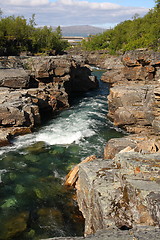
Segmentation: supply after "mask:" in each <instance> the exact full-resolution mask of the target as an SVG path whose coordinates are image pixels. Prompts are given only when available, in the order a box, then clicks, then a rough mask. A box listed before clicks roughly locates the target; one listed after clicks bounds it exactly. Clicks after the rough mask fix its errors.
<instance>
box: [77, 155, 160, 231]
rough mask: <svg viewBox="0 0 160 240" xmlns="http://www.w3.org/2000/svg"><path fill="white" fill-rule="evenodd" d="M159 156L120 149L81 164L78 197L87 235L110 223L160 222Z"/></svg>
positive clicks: (122, 226)
mask: <svg viewBox="0 0 160 240" xmlns="http://www.w3.org/2000/svg"><path fill="white" fill-rule="evenodd" d="M159 156H160V155H159V153H155V154H147V155H144V154H141V153H137V152H121V153H119V154H117V155H116V156H115V158H114V159H113V160H107V161H106V160H104V159H97V160H94V161H92V162H88V163H84V164H81V165H80V167H79V178H78V182H77V197H78V204H79V207H80V210H81V211H82V213H83V216H84V218H85V234H86V235H88V234H93V233H95V232H97V231H98V230H102V229H103V230H104V229H108V227H117V228H119V229H132V228H134V227H136V226H137V225H138V226H154V227H155V226H157V227H159V226H160V203H159V199H160V198H159V197H160V185H159V161H160V158H159Z"/></svg>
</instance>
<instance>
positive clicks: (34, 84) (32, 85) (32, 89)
mask: <svg viewBox="0 0 160 240" xmlns="http://www.w3.org/2000/svg"><path fill="white" fill-rule="evenodd" d="M97 86H98V82H97V80H96V78H95V77H94V76H92V75H91V70H90V69H89V68H88V67H87V66H86V65H84V64H83V62H81V61H79V62H76V61H75V60H74V59H73V58H72V57H68V56H57V57H24V58H18V57H8V58H7V57H1V58H0V146H3V145H6V144H8V143H9V141H10V139H11V138H12V137H14V136H16V135H20V134H26V133H28V132H31V131H32V130H33V129H34V127H36V126H38V125H40V124H41V123H42V121H43V118H47V117H49V115H51V114H53V113H54V112H55V111H57V110H60V109H64V108H66V107H68V106H69V101H68V99H69V96H70V95H71V94H72V93H74V92H86V91H88V90H91V89H94V88H96V87H97ZM4 129H5V134H4Z"/></svg>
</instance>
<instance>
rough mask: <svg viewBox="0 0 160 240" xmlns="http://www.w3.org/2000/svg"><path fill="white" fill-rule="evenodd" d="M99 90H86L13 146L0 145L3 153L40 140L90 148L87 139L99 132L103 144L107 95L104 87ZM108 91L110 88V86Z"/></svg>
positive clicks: (48, 143)
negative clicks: (101, 131) (45, 123)
mask: <svg viewBox="0 0 160 240" xmlns="http://www.w3.org/2000/svg"><path fill="white" fill-rule="evenodd" d="M101 84H103V83H101ZM96 91H97V92H96ZM96 91H95V92H94V91H93V92H91V93H87V94H86V96H85V97H84V98H83V99H79V101H78V103H77V104H75V105H73V107H71V108H70V109H69V110H64V111H62V112H61V113H60V114H59V115H58V116H56V118H54V119H52V121H50V122H49V123H47V126H43V127H42V128H41V129H40V130H39V131H38V132H35V133H32V134H28V135H26V136H20V137H18V138H17V139H16V140H15V141H14V142H13V145H12V146H9V147H5V148H1V150H0V155H1V154H3V153H4V152H8V151H14V150H17V149H20V148H24V147H27V146H29V145H31V144H33V143H35V142H39V141H44V142H45V143H46V144H47V145H70V144H72V143H76V144H80V145H81V146H82V145H84V146H83V147H84V148H86V146H87V145H88V146H87V148H88V147H90V143H88V144H87V138H89V137H93V136H94V135H96V138H97V142H98V145H100V144H102V143H103V142H104V140H103V139H101V136H99V134H97V133H98V131H99V128H101V127H102V126H103V127H104V126H105V125H108V122H107V120H106V114H107V100H106V95H107V94H106V92H105V87H104V86H102V87H101V88H100V90H96ZM106 91H108V89H107V88H106ZM95 144H97V143H95ZM85 145H86V146H85ZM98 145H97V147H98Z"/></svg>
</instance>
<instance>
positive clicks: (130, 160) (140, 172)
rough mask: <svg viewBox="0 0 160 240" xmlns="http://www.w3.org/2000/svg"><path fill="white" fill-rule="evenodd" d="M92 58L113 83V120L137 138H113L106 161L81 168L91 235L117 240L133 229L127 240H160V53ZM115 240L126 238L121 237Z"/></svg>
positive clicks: (81, 200) (81, 196)
mask: <svg viewBox="0 0 160 240" xmlns="http://www.w3.org/2000/svg"><path fill="white" fill-rule="evenodd" d="M90 54H92V58H91V56H89V58H88V62H89V63H93V64H94V63H96V64H98V65H99V66H101V67H103V68H104V69H106V72H105V73H104V75H103V77H102V80H103V81H105V82H108V83H110V84H111V88H110V94H109V96H108V102H109V112H108V117H109V118H110V119H111V120H112V121H113V123H114V125H116V126H118V127H121V128H123V129H124V130H125V131H126V133H131V135H128V134H127V135H126V136H125V137H123V138H118V139H111V140H110V141H109V142H108V143H107V144H106V146H105V147H104V156H103V158H101V159H95V160H93V161H91V162H87V163H81V164H80V165H79V172H78V181H77V182H76V189H77V199H78V204H79V207H80V210H81V211H82V214H83V216H84V218H85V235H86V236H88V235H92V234H95V233H98V232H99V231H100V230H101V231H102V232H103V234H104V236H105V238H104V239H114V231H117V232H118V231H119V230H128V231H126V239H130V235H131V234H133V235H132V238H131V239H147V238H148V236H151V239H156V236H158V235H157V234H159V233H160V229H159V227H160V137H159V131H160V110H159V109H160V105H159V100H160V85H159V84H160V54H159V53H154V52H150V51H146V50H137V51H131V52H128V53H125V54H124V55H123V56H118V57H116V56H109V57H106V54H105V55H104V56H103V55H101V53H98V54H99V56H100V57H99V58H98V55H97V53H95V55H94V53H90ZM95 56H96V57H95ZM118 229H119V230H118ZM110 231H111V232H112V235H110V238H109V237H107V236H109V235H107V233H108V234H109V233H110ZM131 232H132V233H131ZM137 232H138V233H137ZM140 232H141V233H142V235H143V236H142V235H141V236H140V234H139V233H140ZM134 233H137V236H135V235H134ZM145 234H146V235H145ZM98 236H99V239H103V237H102V238H101V236H100V235H98ZM136 237H137V238H136ZM93 239H94V237H93ZM95 239H96V238H95ZM115 239H125V237H124V236H123V237H120V235H118V234H117V238H115Z"/></svg>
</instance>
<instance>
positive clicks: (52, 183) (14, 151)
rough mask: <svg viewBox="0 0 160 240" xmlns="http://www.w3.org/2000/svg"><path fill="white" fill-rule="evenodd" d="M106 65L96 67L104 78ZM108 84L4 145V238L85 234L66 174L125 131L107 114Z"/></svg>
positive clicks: (0, 216) (0, 156)
mask: <svg viewBox="0 0 160 240" xmlns="http://www.w3.org/2000/svg"><path fill="white" fill-rule="evenodd" d="M102 72H103V71H100V70H96V69H95V70H94V71H93V74H94V75H96V76H97V77H98V79H100V77H101V75H102ZM108 93H109V86H108V85H107V84H106V83H103V82H101V81H100V86H99V89H96V90H94V91H91V92H88V93H86V94H83V95H81V96H77V97H76V98H74V99H72V101H71V107H70V108H69V109H66V110H64V111H62V112H60V113H59V114H58V115H56V116H55V117H54V118H53V119H52V120H50V121H49V122H47V123H45V125H44V126H42V127H41V128H39V129H37V130H36V131H35V132H34V133H32V134H28V135H25V136H21V137H18V138H17V139H16V140H14V142H13V145H12V146H10V147H5V148H1V149H0V169H1V170H0V206H1V208H0V223H1V224H0V239H3V240H4V239H14V240H16V239H17V240H20V239H21V240H23V239H35V240H36V239H37V240H38V239H42V238H43V239H44V238H48V237H53V236H57V237H58V236H78V235H82V234H83V227H84V220H83V218H82V216H81V214H80V213H79V211H78V208H77V205H76V201H75V192H74V191H73V190H69V189H67V188H66V187H64V186H63V181H64V177H65V175H66V174H67V173H68V171H69V170H70V169H71V168H72V167H73V166H74V165H75V164H77V163H79V162H80V161H81V160H82V159H84V158H85V157H87V156H89V155H93V154H95V155H96V156H97V157H102V155H103V148H104V145H105V143H106V142H107V141H108V140H109V139H110V138H113V137H121V136H122V135H123V133H122V132H121V131H120V130H119V129H116V128H115V127H113V125H112V123H111V122H110V121H109V120H108V119H107V117H106V115H107V98H106V97H107V95H108Z"/></svg>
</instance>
